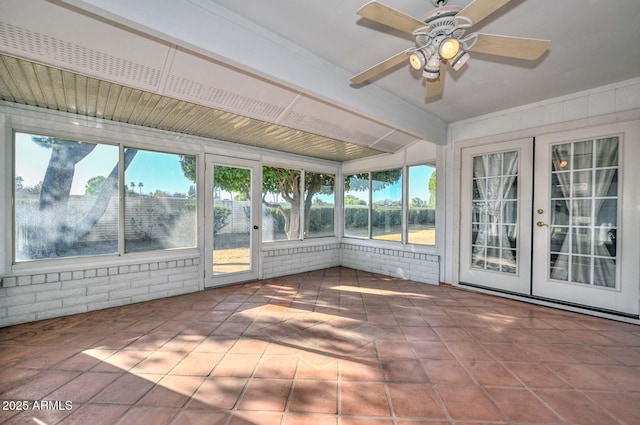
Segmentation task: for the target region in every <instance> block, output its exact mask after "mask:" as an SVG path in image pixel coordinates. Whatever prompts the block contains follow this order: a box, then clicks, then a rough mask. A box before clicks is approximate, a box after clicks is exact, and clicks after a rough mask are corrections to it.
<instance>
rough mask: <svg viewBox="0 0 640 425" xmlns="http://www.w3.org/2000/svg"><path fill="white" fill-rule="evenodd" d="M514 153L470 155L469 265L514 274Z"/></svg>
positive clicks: (515, 209) (516, 184) (516, 167)
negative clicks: (471, 166)
mask: <svg viewBox="0 0 640 425" xmlns="http://www.w3.org/2000/svg"><path fill="white" fill-rule="evenodd" d="M517 174H518V152H517V151H510V152H502V153H494V154H489V155H481V156H477V157H474V158H473V182H472V187H473V193H472V198H473V201H472V205H473V208H472V215H471V220H472V232H473V235H472V246H471V267H472V268H476V269H484V270H490V271H494V272H499V273H507V274H516V273H517V272H518V269H517V255H518V249H517V245H518V244H517V240H518V235H517V229H518V178H517Z"/></svg>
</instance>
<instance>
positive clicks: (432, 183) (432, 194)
mask: <svg viewBox="0 0 640 425" xmlns="http://www.w3.org/2000/svg"><path fill="white" fill-rule="evenodd" d="M427 206H428V207H429V208H435V207H436V172H435V171H434V172H433V173H432V174H431V177H430V178H429V203H428V204H427Z"/></svg>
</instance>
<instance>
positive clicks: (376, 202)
mask: <svg viewBox="0 0 640 425" xmlns="http://www.w3.org/2000/svg"><path fill="white" fill-rule="evenodd" d="M371 188H372V191H373V193H372V207H373V208H372V210H371V236H372V238H373V239H382V240H387V241H398V242H399V241H402V169H400V168H397V169H394V170H385V171H374V172H372V173H371Z"/></svg>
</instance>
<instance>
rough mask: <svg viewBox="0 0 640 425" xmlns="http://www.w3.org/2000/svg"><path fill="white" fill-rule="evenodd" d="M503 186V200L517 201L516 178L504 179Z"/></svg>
mask: <svg viewBox="0 0 640 425" xmlns="http://www.w3.org/2000/svg"><path fill="white" fill-rule="evenodd" d="M505 180H506V181H505V182H504V183H503V184H504V186H505V187H506V188H507V191H506V192H505V194H504V199H518V178H517V177H505Z"/></svg>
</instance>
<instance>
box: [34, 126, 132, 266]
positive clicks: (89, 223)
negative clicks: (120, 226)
mask: <svg viewBox="0 0 640 425" xmlns="http://www.w3.org/2000/svg"><path fill="white" fill-rule="evenodd" d="M31 139H32V141H33V142H35V143H36V144H37V145H39V146H42V147H43V148H45V149H49V150H50V151H51V156H50V158H49V163H48V165H47V169H46V170H45V175H44V180H43V181H42V185H41V189H40V199H39V210H40V217H39V219H40V220H39V223H36V224H35V225H34V227H33V228H32V229H30V232H29V243H28V246H29V251H30V256H31V257H32V258H39V257H51V256H54V255H64V254H65V252H66V251H67V250H68V248H69V247H70V246H72V245H73V244H75V243H76V242H77V241H78V240H79V239H81V238H82V237H84V236H85V235H87V234H89V232H91V230H92V229H93V227H94V226H95V224H96V223H97V222H98V220H99V219H100V217H102V215H103V214H104V212H105V211H106V209H107V206H108V204H109V200H110V199H111V196H112V195H113V194H114V193H115V191H116V190H117V182H118V165H119V164H118V163H116V164H114V167H113V169H112V170H111V173H109V175H108V176H107V177H106V178H105V179H104V180H103V181H102V183H101V184H100V185H99V188H96V199H95V201H94V203H93V205H92V207H91V208H89V210H88V211H87V213H86V214H85V216H84V217H83V218H82V219H81V220H80V221H78V222H74V223H69V222H68V221H67V216H68V215H67V207H68V204H69V196H70V193H71V185H72V183H73V176H74V174H75V167H76V165H77V164H78V163H79V162H80V161H82V160H83V159H84V158H86V157H87V155H89V154H90V153H91V152H92V151H93V150H94V149H95V147H96V146H97V145H96V144H93V143H86V142H79V141H75V140H65V139H59V138H54V137H45V136H32V137H31ZM136 153H137V150H135V149H125V153H124V157H125V159H124V167H125V169H126V168H127V167H128V166H129V164H130V163H131V161H132V160H133V158H134V157H135V155H136Z"/></svg>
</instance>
